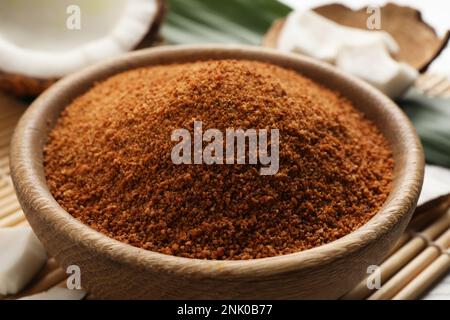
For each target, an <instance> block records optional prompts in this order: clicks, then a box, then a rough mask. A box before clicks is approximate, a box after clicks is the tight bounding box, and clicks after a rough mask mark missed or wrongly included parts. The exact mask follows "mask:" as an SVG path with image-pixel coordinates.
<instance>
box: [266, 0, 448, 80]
mask: <svg viewBox="0 0 450 320" xmlns="http://www.w3.org/2000/svg"><path fill="white" fill-rule="evenodd" d="M366 10H367V7H364V8H362V9H360V10H357V11H353V10H352V9H350V8H348V7H346V6H344V5H341V4H330V5H325V6H321V7H318V8H315V9H314V11H316V12H317V13H319V14H320V15H322V16H324V17H326V18H328V19H330V20H333V21H335V22H337V23H339V24H342V25H345V26H348V27H353V28H359V29H365V30H367V26H366V23H367V18H368V17H369V15H368V14H367V11H366ZM381 27H382V29H381V30H384V31H386V32H388V33H389V34H390V35H391V36H392V37H393V38H394V39H395V40H396V41H397V43H398V45H399V47H400V51H399V52H398V54H397V55H396V56H395V57H394V58H395V59H397V60H398V61H403V62H406V63H408V64H409V65H411V66H413V67H414V68H416V69H417V70H418V71H419V72H424V71H426V69H427V67H428V66H429V65H430V63H431V62H433V60H434V59H435V58H436V57H437V56H438V55H439V54H440V53H441V52H442V50H443V49H444V48H445V47H446V45H447V43H448V41H449V38H450V32H447V33H446V34H445V36H444V37H442V38H439V37H438V35H437V34H436V32H435V30H434V29H433V28H432V27H431V26H429V25H428V24H427V23H426V22H424V21H423V19H422V15H421V13H420V12H419V11H418V10H416V9H413V8H410V7H403V6H399V5H396V4H392V3H388V4H386V5H385V6H383V7H381ZM282 28H283V21H276V22H275V23H274V24H273V25H272V27H271V28H270V29H269V31H268V32H267V34H266V36H265V38H264V41H263V45H264V46H267V47H271V48H275V47H276V44H277V41H278V35H279V33H280V32H281V30H282Z"/></svg>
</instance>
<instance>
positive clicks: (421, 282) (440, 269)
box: [393, 252, 450, 300]
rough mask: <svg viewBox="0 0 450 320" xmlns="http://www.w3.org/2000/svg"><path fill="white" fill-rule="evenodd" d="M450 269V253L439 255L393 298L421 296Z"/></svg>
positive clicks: (401, 298)
mask: <svg viewBox="0 0 450 320" xmlns="http://www.w3.org/2000/svg"><path fill="white" fill-rule="evenodd" d="M449 270H450V254H449V253H448V252H447V253H444V254H442V255H440V256H439V258H437V259H436V260H435V261H434V262H433V263H432V264H431V265H430V266H429V267H428V268H426V269H425V270H424V271H423V272H422V273H421V274H420V275H419V276H418V277H417V278H415V279H414V280H413V281H411V282H410V283H409V284H408V285H407V286H406V287H405V288H404V289H403V290H402V291H400V292H399V293H398V294H397V295H396V296H395V297H394V298H393V300H413V299H417V298H419V297H421V296H422V295H423V294H424V293H425V292H426V291H427V290H428V289H429V288H430V286H431V285H433V284H434V283H435V282H436V281H437V280H438V279H440V278H441V277H442V276H444V275H445V274H446V273H447V272H448V271H449Z"/></svg>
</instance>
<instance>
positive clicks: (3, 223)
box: [0, 210, 25, 228]
mask: <svg viewBox="0 0 450 320" xmlns="http://www.w3.org/2000/svg"><path fill="white" fill-rule="evenodd" d="M23 220H25V215H24V214H23V211H22V210H18V211H16V212H14V213H12V214H10V215H9V216H7V217H6V218H3V219H1V220H0V228H3V227H14V226H15V225H17V224H18V223H20V222H22V221H23Z"/></svg>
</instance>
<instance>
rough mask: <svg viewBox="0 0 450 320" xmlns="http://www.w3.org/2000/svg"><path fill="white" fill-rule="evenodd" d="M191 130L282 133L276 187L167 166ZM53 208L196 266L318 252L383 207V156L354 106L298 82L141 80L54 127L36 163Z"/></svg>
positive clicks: (114, 83)
mask: <svg viewBox="0 0 450 320" xmlns="http://www.w3.org/2000/svg"><path fill="white" fill-rule="evenodd" d="M194 120H198V121H202V122H203V130H207V129H209V128H215V129H219V130H220V131H222V132H225V130H226V129H227V128H242V129H244V130H245V129H249V128H253V129H264V128H267V129H279V132H280V158H279V159H280V160H279V171H278V173H277V174H275V175H272V176H270V175H267V176H264V175H261V174H260V173H259V170H258V169H259V165H249V164H239V165H237V164H235V165H225V164H224V165H218V164H213V165H206V164H191V165H189V164H181V165H175V164H173V163H172V161H171V150H172V148H173V147H174V145H176V142H173V141H171V133H172V131H173V130H174V129H178V128H187V129H189V130H190V131H191V132H192V129H193V122H194ZM44 159H45V163H44V164H45V173H46V177H47V181H48V185H49V187H50V190H51V192H52V194H53V195H54V197H55V198H56V200H57V201H58V202H59V204H60V205H61V206H62V207H63V208H64V209H66V210H67V211H68V212H69V213H70V214H72V215H73V216H74V217H76V218H77V219H79V220H81V221H82V222H83V223H85V224H87V225H89V226H90V227H92V228H94V229H95V230H98V231H100V232H102V233H104V234H106V235H108V236H110V237H112V238H115V239H117V240H120V241H123V242H125V243H129V244H131V245H133V246H137V247H141V248H144V249H148V250H153V251H158V252H162V253H166V254H171V255H177V256H183V257H190V258H200V259H250V258H262V257H269V256H275V255H281V254H288V253H292V252H297V251H301V250H305V249H308V248H313V247H316V246H320V245H322V244H325V243H328V242H330V241H333V240H336V239H338V238H340V237H342V236H344V235H346V234H348V233H350V232H352V231H353V230H355V229H357V228H359V227H361V226H362V225H363V224H364V223H366V222H367V221H368V220H369V219H370V218H371V217H372V216H373V215H374V214H375V213H376V212H377V210H379V209H380V207H381V206H382V204H383V202H384V201H385V200H386V198H387V196H388V194H389V192H390V189H391V180H392V169H393V160H392V154H391V151H390V148H389V146H388V143H387V142H386V141H385V139H384V138H383V136H382V135H381V133H380V132H379V131H378V130H377V128H376V127H375V126H374V125H373V124H372V123H371V122H370V121H369V120H367V119H366V118H365V117H364V116H363V114H362V113H360V112H359V111H357V110H356V109H355V108H354V107H353V106H352V104H351V103H350V102H349V101H348V100H347V99H345V98H344V97H342V96H340V95H339V94H338V93H336V92H333V91H331V90H329V89H326V88H325V87H323V86H321V85H319V84H317V83H315V82H313V81H311V80H310V79H307V78H305V77H303V76H301V75H299V74H297V73H295V72H293V71H290V70H287V69H283V68H280V67H277V66H274V65H270V64H266V63H261V62H253V61H233V60H220V61H206V62H195V63H185V64H173V65H166V66H154V67H148V68H141V69H136V70H132V71H129V72H125V73H121V74H118V75H116V76H113V77H111V78H109V79H107V80H106V81H104V82H101V83H99V84H97V85H96V86H95V87H94V88H92V89H91V90H90V91H89V92H87V93H86V94H84V95H83V96H81V97H79V98H77V99H76V100H75V101H74V102H73V103H72V104H71V105H69V106H68V107H67V108H66V110H65V111H64V112H63V114H62V115H61V117H60V119H59V121H58V122H57V125H56V127H55V128H54V129H53V131H52V132H51V134H50V136H49V141H48V143H47V145H46V148H45V151H44Z"/></svg>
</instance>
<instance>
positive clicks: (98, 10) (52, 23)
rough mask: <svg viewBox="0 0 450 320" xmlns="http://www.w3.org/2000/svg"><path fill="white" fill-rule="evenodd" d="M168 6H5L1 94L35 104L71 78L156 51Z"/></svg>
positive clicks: (125, 0) (22, 2) (58, 1)
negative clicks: (125, 56) (139, 51)
mask: <svg viewBox="0 0 450 320" xmlns="http://www.w3.org/2000/svg"><path fill="white" fill-rule="evenodd" d="M164 3H165V2H164V1H163V0H115V1H110V0H97V1H95V3H94V2H93V1H91V0H70V1H69V0H36V1H33V2H32V3H31V2H30V1H28V0H2V1H0V90H1V91H3V92H6V93H9V94H12V95H15V96H17V97H23V98H33V97H36V96H37V95H39V94H40V93H42V91H44V90H45V89H46V88H47V87H49V86H50V85H51V84H52V83H54V82H55V81H56V80H58V79H59V78H61V77H63V76H65V75H67V74H70V73H72V72H75V71H77V70H80V69H82V68H84V67H86V66H88V65H90V64H92V63H95V62H97V61H100V60H102V59H105V58H109V57H113V56H116V55H119V54H122V53H125V52H128V51H131V50H134V49H136V48H143V47H148V46H150V45H152V44H153V43H154V42H155V40H157V33H158V30H159V26H160V24H161V21H162V19H163V16H164V12H165V5H164ZM78 14H79V15H78ZM77 15H78V16H77ZM18 25H20V28H19V27H17V26H18Z"/></svg>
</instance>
